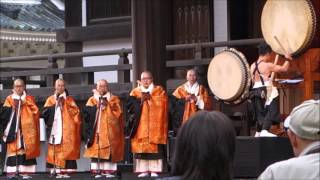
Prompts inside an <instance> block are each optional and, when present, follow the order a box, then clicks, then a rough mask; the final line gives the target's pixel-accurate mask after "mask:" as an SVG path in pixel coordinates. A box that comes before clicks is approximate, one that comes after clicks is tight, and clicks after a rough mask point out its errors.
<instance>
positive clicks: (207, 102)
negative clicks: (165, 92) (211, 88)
mask: <svg viewBox="0 0 320 180" xmlns="http://www.w3.org/2000/svg"><path fill="white" fill-rule="evenodd" d="M186 79H187V82H186V83H184V84H182V85H180V86H179V87H178V88H177V89H176V90H175V91H174V92H173V96H174V97H175V98H177V99H176V100H175V105H174V106H175V107H174V108H170V111H171V112H170V113H172V112H173V111H180V112H177V113H179V114H180V115H177V116H174V117H175V118H176V119H174V121H176V122H178V123H176V124H177V125H175V127H173V129H174V130H175V131H176V130H177V128H179V127H180V125H181V124H183V123H185V122H186V121H187V120H188V119H189V117H190V116H191V115H192V114H194V113H195V112H197V111H199V110H211V104H212V103H211V98H210V96H209V93H208V90H207V89H206V88H205V87H204V86H203V85H199V84H198V82H197V74H196V71H195V70H194V69H189V70H188V71H187V76H186ZM179 104H180V107H177V106H179ZM171 123H172V122H171Z"/></svg>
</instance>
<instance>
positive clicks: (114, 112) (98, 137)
mask: <svg viewBox="0 0 320 180" xmlns="http://www.w3.org/2000/svg"><path fill="white" fill-rule="evenodd" d="M84 120H85V125H86V128H85V129H86V136H87V138H86V149H85V152H84V157H86V158H91V171H92V173H93V174H97V175H96V177H98V176H101V175H105V176H106V177H107V178H112V177H115V175H114V174H113V173H114V172H116V171H117V162H119V161H121V160H122V159H123V155H124V132H123V130H124V127H123V118H122V109H121V104H120V99H119V97H118V96H115V95H113V94H112V93H111V92H110V91H109V90H108V82H107V81H106V80H104V79H102V80H99V81H98V82H97V87H96V89H95V90H94V95H93V96H92V97H90V98H89V100H88V101H87V104H86V107H85V109H84Z"/></svg>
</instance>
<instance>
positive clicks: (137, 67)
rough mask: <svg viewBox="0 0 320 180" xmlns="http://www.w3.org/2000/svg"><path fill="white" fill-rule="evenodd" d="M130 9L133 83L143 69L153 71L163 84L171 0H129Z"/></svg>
mask: <svg viewBox="0 0 320 180" xmlns="http://www.w3.org/2000/svg"><path fill="white" fill-rule="evenodd" d="M131 8H132V11H131V12H132V14H131V16H132V48H133V63H132V64H133V86H135V85H136V80H137V79H140V74H141V72H142V71H144V70H149V71H151V72H152V74H153V76H154V82H155V84H160V85H162V86H165V84H166V83H165V82H166V79H167V77H166V76H167V70H166V68H165V60H166V50H165V45H166V39H167V37H168V36H167V33H168V27H169V26H168V22H169V20H168V19H169V17H168V12H170V10H169V9H170V0H132V1H131Z"/></svg>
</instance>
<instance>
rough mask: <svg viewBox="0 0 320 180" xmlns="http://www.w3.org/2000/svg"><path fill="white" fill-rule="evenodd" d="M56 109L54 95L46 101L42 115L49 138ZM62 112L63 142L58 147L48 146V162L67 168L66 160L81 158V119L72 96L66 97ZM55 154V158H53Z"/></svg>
mask: <svg viewBox="0 0 320 180" xmlns="http://www.w3.org/2000/svg"><path fill="white" fill-rule="evenodd" d="M55 107H56V96H55V95H52V96H50V97H48V99H47V100H46V103H45V105H44V110H43V112H42V115H41V116H42V117H43V118H44V120H45V123H46V126H47V135H48V136H50V134H51V130H52V125H53V122H54V114H55ZM61 111H62V142H61V144H58V145H52V144H48V154H47V162H48V163H50V164H55V165H56V166H58V167H62V168H65V164H66V160H77V159H79V158H80V145H81V129H80V128H81V117H80V111H79V108H78V106H77V105H76V103H75V101H74V99H73V98H72V97H71V96H66V99H65V100H64V102H63V103H62V108H61ZM54 146H55V147H54ZM54 151H55V152H54ZM54 153H55V158H54V157H53V156H54ZM54 159H55V162H54Z"/></svg>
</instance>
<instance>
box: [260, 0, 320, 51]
mask: <svg viewBox="0 0 320 180" xmlns="http://www.w3.org/2000/svg"><path fill="white" fill-rule="evenodd" d="M319 6H320V1H319V0H281V1H280V0H267V2H266V4H265V5H264V7H263V11H262V15H261V30H262V34H263V37H264V39H265V40H266V42H267V43H268V44H269V45H270V46H271V47H272V49H273V51H275V52H277V53H279V54H285V52H283V50H282V48H281V46H280V45H279V43H278V42H277V41H276V40H275V38H274V37H275V36H276V37H277V38H278V39H279V41H280V43H281V44H282V46H283V47H284V49H285V51H287V52H288V53H290V54H292V55H298V54H300V53H302V52H304V50H306V49H307V48H309V47H320V34H319V32H320V28H319V13H320V12H319V11H320V8H319Z"/></svg>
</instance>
